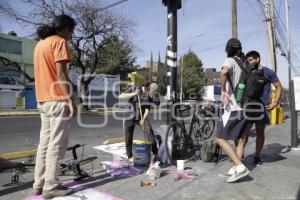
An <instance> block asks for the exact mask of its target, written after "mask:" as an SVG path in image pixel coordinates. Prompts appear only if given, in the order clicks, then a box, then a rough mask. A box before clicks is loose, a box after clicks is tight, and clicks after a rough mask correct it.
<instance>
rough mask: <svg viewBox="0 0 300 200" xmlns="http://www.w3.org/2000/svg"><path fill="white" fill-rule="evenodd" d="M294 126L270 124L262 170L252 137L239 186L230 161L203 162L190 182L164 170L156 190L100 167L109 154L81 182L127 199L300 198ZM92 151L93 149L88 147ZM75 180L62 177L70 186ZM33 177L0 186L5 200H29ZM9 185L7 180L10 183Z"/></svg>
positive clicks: (137, 179)
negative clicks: (233, 179) (230, 171)
mask: <svg viewBox="0 0 300 200" xmlns="http://www.w3.org/2000/svg"><path fill="white" fill-rule="evenodd" d="M289 132H290V122H289V120H287V121H286V122H285V123H284V124H282V125H275V126H268V127H267V129H266V142H265V146H264V148H263V152H262V161H263V164H262V165H261V166H257V167H254V165H253V164H252V162H253V153H254V150H255V138H254V137H251V138H249V142H248V144H247V147H246V153H245V159H244V163H245V164H246V165H247V167H248V168H249V169H250V170H251V172H250V175H249V176H248V177H246V178H244V179H242V180H241V181H239V182H237V183H231V184H230V183H227V182H226V179H225V178H224V177H221V176H220V174H223V173H225V172H227V171H228V169H229V168H230V163H229V161H228V160H225V161H222V162H219V163H218V164H214V163H204V162H202V161H201V160H197V161H195V162H188V163H186V167H190V168H192V169H193V170H195V172H196V173H197V174H198V176H197V177H195V178H194V179H191V180H180V181H177V182H174V180H173V175H174V173H175V171H176V168H175V167H174V166H169V167H166V168H163V176H162V177H161V178H159V179H158V180H157V181H156V183H157V185H156V187H151V186H147V187H140V186H139V182H140V181H141V180H144V179H146V178H147V177H146V176H145V175H144V174H141V175H139V176H135V177H131V178H126V179H115V178H112V177H110V176H108V175H107V173H106V172H105V171H103V170H102V169H101V168H100V167H99V162H100V160H101V161H104V160H108V159H109V158H110V156H109V155H105V154H100V155H98V156H99V159H98V160H97V162H95V163H94V169H96V170H95V171H94V172H95V173H94V174H93V178H92V179H90V180H86V181H84V182H82V183H83V184H85V185H86V186H88V187H92V188H95V189H99V190H101V191H103V192H106V193H109V194H111V195H113V196H117V197H119V198H121V199H127V200H140V199H143V200H153V199H162V200H167V199H170V200H175V199H186V200H192V199H201V200H206V199H226V200H227V199H247V200H248V199H249V200H252V199H253V200H256V199H267V200H269V199H270V200H277V199H278V200H279V199H280V200H281V199H286V200H287V199H300V151H297V150H292V151H289V149H288V148H286V147H287V145H289V144H290V133H289ZM86 148H88V147H86ZM9 175H10V174H8V173H1V174H0V180H1V183H2V181H4V180H6V181H8V182H9V179H10V176H9ZM70 178H72V177H61V179H63V180H65V181H66V182H68V179H69V180H70ZM31 180H32V173H27V174H24V176H23V177H22V180H21V181H23V182H25V183H24V184H23V185H16V186H3V185H4V184H1V187H0V199H1V200H15V199H18V200H19V199H24V197H26V196H28V195H29V194H30V192H31V184H32V182H31ZM6 183H7V182H6Z"/></svg>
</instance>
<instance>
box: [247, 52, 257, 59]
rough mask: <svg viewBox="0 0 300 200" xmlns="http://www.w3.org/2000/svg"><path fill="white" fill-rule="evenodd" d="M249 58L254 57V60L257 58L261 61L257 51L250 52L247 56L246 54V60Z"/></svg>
mask: <svg viewBox="0 0 300 200" xmlns="http://www.w3.org/2000/svg"><path fill="white" fill-rule="evenodd" d="M249 57H252V58H254V59H256V58H259V59H260V55H259V53H258V52H257V51H254V50H253V51H249V52H248V53H247V54H246V58H249Z"/></svg>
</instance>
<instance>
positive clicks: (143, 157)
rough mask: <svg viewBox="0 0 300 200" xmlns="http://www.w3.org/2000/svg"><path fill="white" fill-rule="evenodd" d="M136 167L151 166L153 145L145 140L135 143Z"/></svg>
mask: <svg viewBox="0 0 300 200" xmlns="http://www.w3.org/2000/svg"><path fill="white" fill-rule="evenodd" d="M133 148H134V152H133V156H134V166H135V167H148V166H149V164H150V153H151V143H150V142H148V141H144V140H135V141H133Z"/></svg>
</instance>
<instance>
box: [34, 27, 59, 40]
mask: <svg viewBox="0 0 300 200" xmlns="http://www.w3.org/2000/svg"><path fill="white" fill-rule="evenodd" d="M36 33H37V35H38V37H39V39H42V40H43V39H46V38H47V37H49V36H51V35H55V34H56V30H55V28H54V27H52V26H49V25H42V26H39V27H38V28H37V30H36Z"/></svg>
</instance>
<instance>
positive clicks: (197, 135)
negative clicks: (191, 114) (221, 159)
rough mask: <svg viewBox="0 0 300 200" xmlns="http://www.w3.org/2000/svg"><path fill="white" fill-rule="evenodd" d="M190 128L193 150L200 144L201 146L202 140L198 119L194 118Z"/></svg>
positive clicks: (198, 147)
mask: <svg viewBox="0 0 300 200" xmlns="http://www.w3.org/2000/svg"><path fill="white" fill-rule="evenodd" d="M191 126H192V128H191V138H192V142H193V145H194V149H195V150H197V149H198V150H199V149H200V146H201V144H200V143H201V141H203V138H202V136H201V135H202V134H201V133H202V132H201V124H200V122H199V120H198V119H196V120H194V121H193V122H192V124H191Z"/></svg>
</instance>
